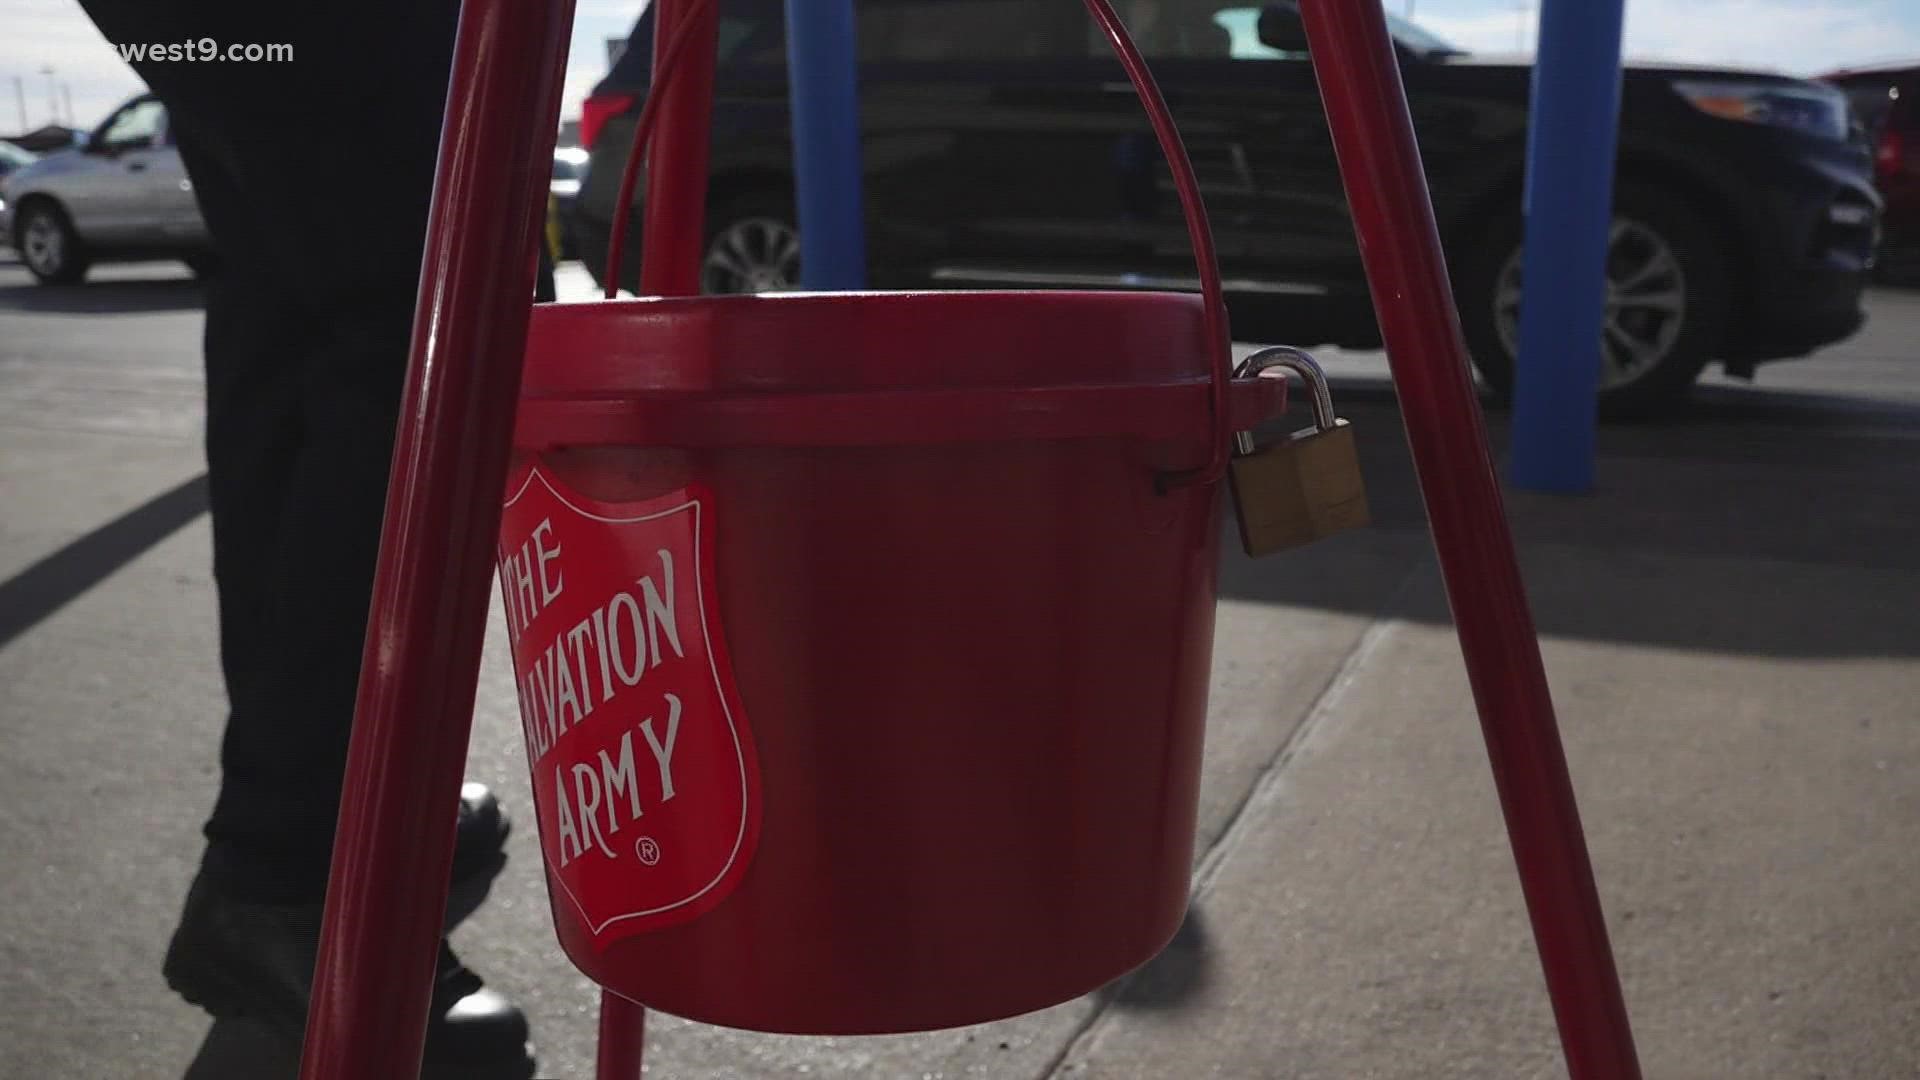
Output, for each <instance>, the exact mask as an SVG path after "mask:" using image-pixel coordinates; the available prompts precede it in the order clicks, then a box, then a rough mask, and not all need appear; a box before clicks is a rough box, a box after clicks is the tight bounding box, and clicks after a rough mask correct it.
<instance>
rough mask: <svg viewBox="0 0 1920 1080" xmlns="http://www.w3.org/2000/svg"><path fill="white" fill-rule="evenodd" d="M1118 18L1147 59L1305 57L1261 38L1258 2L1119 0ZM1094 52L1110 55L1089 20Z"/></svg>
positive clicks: (1109, 48)
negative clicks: (1286, 51) (1265, 42)
mask: <svg viewBox="0 0 1920 1080" xmlns="http://www.w3.org/2000/svg"><path fill="white" fill-rule="evenodd" d="M1114 10H1115V11H1116V12H1118V13H1119V15H1120V21H1121V22H1123V23H1125V24H1126V27H1127V33H1129V34H1131V35H1133V43H1134V45H1136V46H1137V47H1138V48H1139V49H1140V55H1142V56H1144V57H1146V58H1147V59H1148V60H1285V59H1304V58H1305V57H1306V54H1305V53H1300V54H1298V55H1295V54H1290V53H1284V52H1281V51H1280V50H1278V49H1273V48H1269V47H1267V46H1265V45H1262V44H1261V43H1260V5H1259V4H1250V3H1247V2H1245V0H1239V2H1235V0H1119V2H1118V3H1116V4H1115V5H1114ZM1087 48H1088V49H1089V50H1090V51H1091V53H1092V55H1093V56H1096V57H1108V56H1111V55H1113V47H1112V46H1111V45H1109V44H1108V43H1107V38H1106V35H1105V34H1104V33H1102V32H1101V31H1100V28H1099V27H1098V26H1097V25H1096V26H1090V27H1089V28H1088V35H1087Z"/></svg>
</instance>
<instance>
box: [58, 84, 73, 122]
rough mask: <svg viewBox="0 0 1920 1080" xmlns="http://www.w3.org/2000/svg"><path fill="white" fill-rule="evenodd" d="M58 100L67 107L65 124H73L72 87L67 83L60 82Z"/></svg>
mask: <svg viewBox="0 0 1920 1080" xmlns="http://www.w3.org/2000/svg"><path fill="white" fill-rule="evenodd" d="M60 101H61V102H62V103H63V104H64V105H66V107H67V126H68V127H72V126H73V87H72V86H71V85H70V84H68V83H64V82H63V83H61V84H60Z"/></svg>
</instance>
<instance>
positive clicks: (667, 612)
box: [498, 466, 760, 948]
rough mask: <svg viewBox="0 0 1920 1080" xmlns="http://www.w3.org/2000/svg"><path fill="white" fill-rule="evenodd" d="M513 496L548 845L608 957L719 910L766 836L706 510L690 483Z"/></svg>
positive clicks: (528, 485)
mask: <svg viewBox="0 0 1920 1080" xmlns="http://www.w3.org/2000/svg"><path fill="white" fill-rule="evenodd" d="M509 490H510V491H511V492H512V494H511V495H510V497H509V498H508V499H507V502H506V508H505V513H504V515H503V518H502V521H501V529H500V548H499V552H498V554H499V574H500V590H501V593H502V595H503V597H504V598H505V601H506V611H507V626H508V630H509V634H510V636H511V638H512V642H513V660H514V674H515V678H516V680H517V682H518V685H519V690H520V717H521V726H522V728H523V729H524V734H525V736H526V742H527V759H528V761H529V762H531V763H532V767H533V793H534V800H535V803H536V806H537V814H538V817H539V822H540V846H541V850H542V852H543V854H544V855H545V857H546V861H547V869H548V873H549V876H550V878H551V879H552V880H553V881H554V882H556V883H557V884H558V886H559V888H560V889H561V890H562V891H564V892H565V893H566V896H567V900H568V901H569V902H570V903H571V904H572V905H573V906H574V908H575V909H577V910H578V911H579V913H580V916H581V921H582V923H583V924H584V925H585V926H586V928H587V929H588V930H589V931H590V932H591V933H592V936H593V941H594V943H595V944H596V945H597V946H599V947H601V948H605V947H606V946H607V945H609V944H611V943H612V942H613V941H614V940H617V939H619V938H622V937H627V936H630V935H633V934H638V933H645V932H647V931H650V930H658V929H661V928H664V927H667V926H672V925H675V924H677V923H682V922H685V921H687V920H689V919H692V918H695V917H697V916H699V915H700V914H702V913H703V912H705V911H707V910H709V909H710V908H712V907H713V906H714V905H715V904H718V903H719V902H720V901H721V900H723V899H725V897H726V896H727V894H728V893H730V892H731V891H732V890H733V889H734V888H735V887H736V886H737V885H738V884H739V881H740V878H741V876H742V875H743V874H745V872H746V868H747V865H748V863H749V861H750V860H751V858H752V855H753V849H754V844H755V842H756V840H757V839H758V834H759V824H760V820H759V819H760V813H759V811H760V784H759V768H758V764H757V761H756V758H755V756H754V748H753V737H752V732H751V731H750V730H749V729H748V727H747V724H746V717H745V715H744V714H743V713H742V711H741V708H740V703H739V699H738V696H737V694H736V692H735V690H734V684H733V676H732V671H731V669H730V667H729V666H728V663H727V655H726V646H725V641H724V638H723V636H722V634H721V630H720V618H719V606H718V603H717V601H716V599H715V596H714V591H715V582H714V579H713V569H712V550H713V538H712V530H713V520H712V515H713V500H712V497H711V495H710V493H708V492H707V491H706V490H705V489H703V488H700V487H689V488H683V489H680V490H677V491H674V492H671V493H669V494H667V495H663V496H660V497H657V498H651V499H647V500H644V501H640V502H632V503H622V504H618V505H612V504H606V503H600V502H597V501H595V500H592V499H588V498H586V497H584V496H581V495H579V494H578V493H576V492H571V491H568V490H567V489H566V487H565V486H564V485H563V484H562V483H561V482H560V481H559V480H558V479H557V478H556V477H554V476H553V475H552V474H551V473H549V472H548V471H546V470H544V469H542V468H540V467H538V466H535V467H534V468H532V469H530V470H529V471H528V472H527V473H526V475H525V477H524V480H523V481H522V482H520V483H518V484H516V485H512V486H510V488H509ZM556 902H557V901H556Z"/></svg>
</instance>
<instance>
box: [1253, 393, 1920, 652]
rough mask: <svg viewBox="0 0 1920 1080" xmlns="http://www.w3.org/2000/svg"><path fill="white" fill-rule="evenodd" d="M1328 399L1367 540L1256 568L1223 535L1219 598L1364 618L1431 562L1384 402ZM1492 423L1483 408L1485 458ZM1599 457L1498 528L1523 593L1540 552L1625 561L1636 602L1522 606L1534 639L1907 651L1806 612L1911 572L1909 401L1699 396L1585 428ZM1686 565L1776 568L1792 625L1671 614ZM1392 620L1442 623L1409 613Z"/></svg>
mask: <svg viewBox="0 0 1920 1080" xmlns="http://www.w3.org/2000/svg"><path fill="white" fill-rule="evenodd" d="M1335 397H1336V400H1337V401H1338V402H1339V405H1340V409H1341V411H1342V413H1343V414H1345V415H1346V416H1348V417H1350V418H1351V419H1352V420H1353V422H1354V425H1355V428H1356V430H1357V432H1358V436H1359V445H1360V454H1361V459H1362V465H1363V468H1364V470H1365V473H1366V479H1367V485H1368V491H1369V495H1370V499H1371V503H1372V508H1373V517H1374V525H1373V527H1372V528H1371V529H1369V530H1366V531H1364V532H1360V533H1355V534H1349V535H1346V536H1342V537H1336V538H1332V539H1328V540H1324V541H1322V542H1320V543H1318V544H1316V545H1313V546H1311V547H1308V548H1304V549H1301V550H1299V551H1295V552H1290V553H1286V554H1283V555H1279V556H1275V557H1272V558H1269V559H1266V560H1262V561H1259V562H1252V561H1250V560H1248V559H1246V558H1245V557H1244V556H1242V555H1241V554H1240V552H1239V551H1238V548H1237V545H1236V544H1235V542H1234V540H1233V538H1232V529H1231V528H1228V529H1227V530H1225V531H1226V532H1227V534H1228V536H1227V542H1226V547H1227V550H1226V554H1225V557H1224V559H1223V563H1222V567H1221V593H1222V595H1223V596H1224V597H1228V598H1232V599H1239V600H1245V601H1253V602H1261V603H1276V604H1291V605H1300V606H1307V607H1321V608H1332V609H1337V610H1351V611H1356V612H1372V611H1374V610H1376V608H1377V604H1378V599H1379V588H1378V581H1379V576H1380V575H1390V574H1391V575H1397V574H1402V573H1404V572H1405V570H1406V568H1407V567H1409V566H1411V565H1412V564H1413V560H1416V559H1426V560H1429V561H1430V560H1431V558H1432V555H1431V546H1430V541H1429V540H1428V538H1427V534H1426V514H1425V510H1424V507H1423V504H1422V502H1421V499H1420V494H1419V488H1418V485H1417V483H1416V482H1415V478H1414V472H1413V464H1412V459H1411V457H1410V455H1409V453H1408V451H1407V444H1406V439H1405V435H1404V432H1403V429H1402V426H1401V417H1400V414H1399V409H1398V406H1397V403H1396V401H1395V398H1394V395H1393V392H1392V389H1391V388H1390V387H1389V386H1388V385H1387V383H1386V382H1385V381H1384V380H1379V379H1366V380H1344V381H1342V380H1336V383H1335ZM1506 420H1507V418H1506V416H1505V414H1504V413H1503V412H1502V411H1500V410H1498V409H1491V408H1490V409H1489V411H1488V423H1489V428H1490V432H1491V435H1490V437H1491V440H1492V442H1493V446H1494V450H1495V453H1496V455H1497V456H1499V457H1500V458H1501V460H1502V461H1503V462H1504V459H1505V450H1506V447H1505V442H1506ZM1599 449H1600V461H1599V466H1598V472H1599V488H1598V490H1597V491H1595V492H1594V493H1593V494H1590V495H1584V496H1559V495H1542V494H1536V493H1528V492H1512V491H1509V492H1508V493H1507V512H1508V517H1509V519H1510V521H1511V523H1512V526H1513V531H1514V535H1515V537H1516V539H1517V541H1518V543H1519V545H1520V547H1521V549H1522V556H1523V561H1524V562H1525V563H1526V564H1527V565H1528V587H1529V589H1530V590H1531V591H1533V592H1534V593H1535V594H1536V595H1540V594H1546V593H1550V592H1552V591H1554V590H1555V587H1556V585H1557V584H1559V583H1556V582H1555V581H1554V580H1552V579H1551V577H1550V576H1548V575H1549V574H1550V573H1551V571H1549V570H1547V569H1545V567H1546V566H1548V565H1549V561H1548V560H1547V556H1548V555H1550V554H1552V553H1554V552H1562V553H1565V552H1573V553H1576V554H1578V555H1580V556H1582V557H1584V558H1589V559H1591V558H1600V559H1605V560H1610V561H1612V562H1614V563H1617V564H1619V565H1621V566H1631V567H1632V568H1633V570H1634V573H1635V574H1637V575H1639V576H1638V577H1636V579H1635V581H1636V585H1635V588H1636V592H1637V594H1636V595H1634V596H1619V597H1611V598H1609V600H1610V602H1609V603H1607V604H1606V605H1605V607H1604V609H1600V608H1596V607H1593V606H1587V607H1585V608H1581V607H1579V606H1567V605H1554V606H1549V605H1540V606H1541V608H1542V610H1543V611H1544V612H1545V614H1543V615H1542V616H1541V624H1540V627H1539V628H1540V630H1541V631H1542V632H1543V633H1547V634H1554V635H1561V636H1569V637H1578V638H1595V639H1607V640H1619V641H1633V642H1650V643H1655V644H1662V645H1668V646H1672V647H1676V648H1698V649H1707V650H1723V651H1733V652H1761V653H1771V654H1779V655H1832V656H1874V655H1877V656H1912V655H1916V654H1920V639H1916V638H1915V636H1914V635H1912V634H1910V633H1907V632H1906V629H1907V628H1905V627H1904V623H1902V622H1901V621H1900V620H1889V619H1878V620H1873V619H1868V620H1857V619H1856V620H1849V619H1845V618H1841V617H1839V616H1837V615H1830V614H1829V613H1826V612H1823V611H1822V609H1821V608H1820V606H1819V605H1820V591H1819V582H1820V580H1821V575H1822V574H1824V573H1829V572H1832V571H1835V570H1841V569H1852V570H1862V569H1864V570H1867V571H1869V572H1886V573H1888V574H1889V575H1895V574H1899V573H1901V572H1911V571H1916V570H1920V543H1916V539H1917V538H1920V498H1917V497H1916V496H1915V492H1916V491H1920V454H1916V453H1915V451H1916V449H1920V406H1914V405H1903V404H1899V403H1889V402H1885V401H1871V400H1864V399H1857V398H1845V397H1839V396H1834V395H1824V394H1808V393H1799V394H1796V393H1781V392H1778V391H1761V390H1746V389H1744V388H1730V387H1709V388H1703V389H1702V390H1701V391H1700V393H1699V394H1697V395H1696V397H1695V399H1694V400H1693V401H1692V402H1690V403H1689V404H1688V405H1687V406H1686V407H1684V408H1683V409H1680V410H1678V411H1676V412H1675V413H1673V414H1672V415H1670V416H1667V417H1665V418H1662V419H1661V420H1658V421H1651V422H1641V423H1634V424H1610V425H1607V426H1605V427H1603V428H1602V429H1601V432H1600V440H1599ZM1695 557H1697V558H1703V559H1716V560H1735V561H1741V560H1755V561H1761V562H1767V563H1778V564H1781V565H1780V566H1779V571H1778V573H1777V574H1775V575H1773V576H1772V577H1771V578H1770V580H1771V581H1774V582H1777V593H1778V596H1779V600H1780V603H1782V604H1788V603H1794V604H1804V605H1806V607H1805V619H1804V620H1803V621H1802V623H1801V624H1799V625H1798V626H1797V627H1794V626H1790V625H1789V624H1790V623H1791V622H1792V621H1791V620H1775V621H1774V622H1776V623H1777V625H1776V627H1775V629H1774V630H1773V631H1771V632H1767V631H1760V630H1754V629H1753V628H1752V627H1734V626H1730V625H1729V624H1728V623H1727V621H1726V620H1720V621H1718V622H1716V621H1714V620H1698V619H1690V618H1687V617H1685V616H1686V612H1685V610H1684V608H1685V605H1688V604H1692V603H1699V602H1702V594H1700V593H1698V592H1697V591H1694V590H1691V589H1690V588H1689V586H1690V584H1691V582H1689V581H1688V580H1687V579H1686V576H1685V574H1684V570H1685V567H1686V565H1687V564H1686V563H1685V562H1684V560H1687V559H1690V558H1695ZM1676 558H1678V559H1680V560H1683V561H1682V562H1676V561H1675V559H1676ZM1555 565H1558V564H1557V563H1556V564H1555ZM1616 601H1617V602H1616ZM1406 614H1407V615H1409V616H1410V617H1413V618H1417V619H1425V620H1434V621H1439V620H1444V619H1445V618H1446V617H1447V616H1446V612H1445V611H1444V609H1432V610H1429V609H1428V608H1427V607H1425V606H1424V605H1416V607H1415V609H1414V610H1412V611H1409V612H1407V613H1406Z"/></svg>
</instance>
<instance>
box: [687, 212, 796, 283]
mask: <svg viewBox="0 0 1920 1080" xmlns="http://www.w3.org/2000/svg"><path fill="white" fill-rule="evenodd" d="M700 287H701V289H702V290H703V291H705V292H707V293H708V294H728V293H762V292H783V291H787V290H791V289H797V288H799V287H800V234H799V232H797V231H796V230H795V229H794V227H793V226H791V225H789V224H787V223H786V222H784V221H775V220H774V219H772V218H759V217H756V218H743V219H741V220H739V221H735V222H733V223H732V224H730V225H728V226H727V227H726V228H724V229H722V230H720V232H719V233H718V234H717V235H715V236H714V238H713V242H712V243H711V244H709V245H708V246H707V258H706V261H705V263H703V264H702V266H701V270H700Z"/></svg>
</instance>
